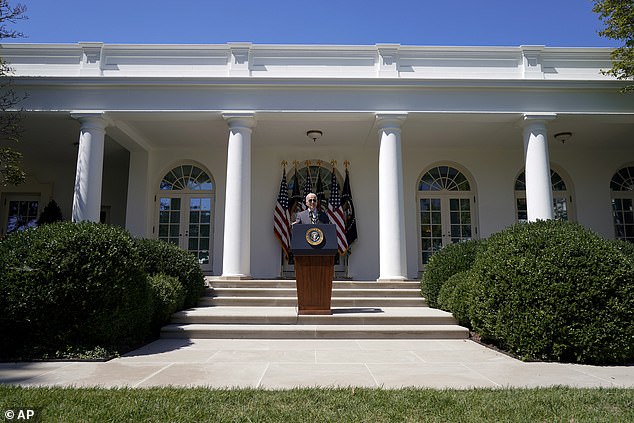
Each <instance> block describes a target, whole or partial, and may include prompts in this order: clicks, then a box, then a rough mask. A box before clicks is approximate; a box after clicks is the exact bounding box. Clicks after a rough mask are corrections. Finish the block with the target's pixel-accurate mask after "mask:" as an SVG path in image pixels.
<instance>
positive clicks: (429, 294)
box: [421, 240, 484, 307]
mask: <svg viewBox="0 0 634 423" xmlns="http://www.w3.org/2000/svg"><path fill="white" fill-rule="evenodd" d="M483 245H484V244H483V241H479V240H471V241H464V242H458V243H456V244H450V245H447V246H446V247H444V248H442V249H441V250H439V251H437V252H436V253H435V254H434V255H433V256H431V258H430V259H429V263H427V266H426V267H425V272H424V273H423V278H422V281H421V292H422V294H423V296H424V297H425V298H426V299H427V303H428V304H429V306H430V307H437V306H438V293H439V292H440V289H441V288H442V286H443V284H444V283H445V282H446V281H447V280H448V279H449V278H450V277H451V276H453V275H455V274H456V273H458V272H464V271H466V270H469V269H470V268H471V266H472V264H473V261H474V260H475V257H476V255H477V254H478V251H479V250H480V249H482V248H483Z"/></svg>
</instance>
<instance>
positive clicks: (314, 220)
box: [310, 211, 317, 225]
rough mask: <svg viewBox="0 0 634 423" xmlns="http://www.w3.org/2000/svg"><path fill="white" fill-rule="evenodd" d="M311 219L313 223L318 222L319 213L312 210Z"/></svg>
mask: <svg viewBox="0 0 634 423" xmlns="http://www.w3.org/2000/svg"><path fill="white" fill-rule="evenodd" d="M310 221H311V222H312V223H313V225H314V224H315V223H317V213H315V212H313V211H311V212H310Z"/></svg>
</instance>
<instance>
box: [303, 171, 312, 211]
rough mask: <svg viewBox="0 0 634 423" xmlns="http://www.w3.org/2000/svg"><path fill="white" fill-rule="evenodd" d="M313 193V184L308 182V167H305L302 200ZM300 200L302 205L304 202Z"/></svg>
mask: <svg viewBox="0 0 634 423" xmlns="http://www.w3.org/2000/svg"><path fill="white" fill-rule="evenodd" d="M311 192H313V182H312V181H311V180H310V166H306V180H305V181H304V198H306V196H307V195H308V194H310V193H311ZM304 198H302V203H303V202H304Z"/></svg>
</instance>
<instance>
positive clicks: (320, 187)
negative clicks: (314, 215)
mask: <svg viewBox="0 0 634 423" xmlns="http://www.w3.org/2000/svg"><path fill="white" fill-rule="evenodd" d="M331 189H332V188H331ZM315 194H317V210H321V211H324V210H326V209H327V208H328V200H326V193H324V183H323V181H322V180H321V167H318V168H317V187H316V188H315Z"/></svg>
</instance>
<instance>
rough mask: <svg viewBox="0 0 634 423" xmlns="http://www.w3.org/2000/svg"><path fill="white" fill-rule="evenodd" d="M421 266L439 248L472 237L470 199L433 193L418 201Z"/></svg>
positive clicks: (464, 195)
mask: <svg viewBox="0 0 634 423" xmlns="http://www.w3.org/2000/svg"><path fill="white" fill-rule="evenodd" d="M419 210H420V242H421V250H420V251H421V264H422V265H423V266H424V265H426V264H427V262H428V261H429V258H430V257H431V256H432V255H433V254H434V253H435V252H436V251H438V250H440V249H441V248H442V247H444V246H446V245H449V244H453V243H456V242H461V241H466V240H470V239H472V238H474V237H475V235H476V234H475V231H476V229H475V225H474V219H473V218H472V200H471V196H470V195H468V194H463V195H460V194H458V193H451V194H441V193H434V194H430V195H429V196H423V197H420V198H419Z"/></svg>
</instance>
